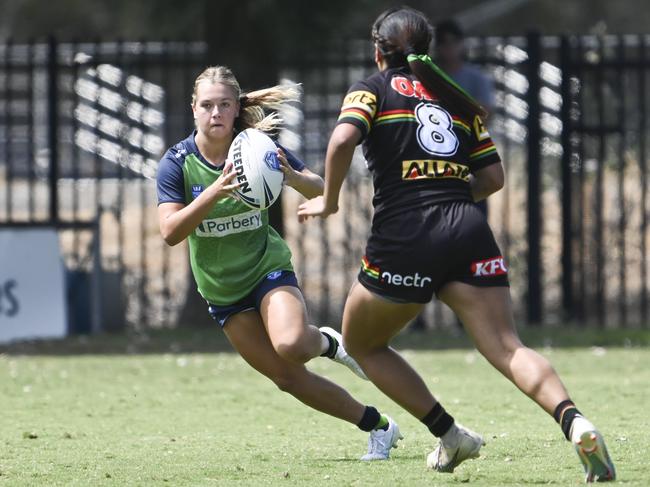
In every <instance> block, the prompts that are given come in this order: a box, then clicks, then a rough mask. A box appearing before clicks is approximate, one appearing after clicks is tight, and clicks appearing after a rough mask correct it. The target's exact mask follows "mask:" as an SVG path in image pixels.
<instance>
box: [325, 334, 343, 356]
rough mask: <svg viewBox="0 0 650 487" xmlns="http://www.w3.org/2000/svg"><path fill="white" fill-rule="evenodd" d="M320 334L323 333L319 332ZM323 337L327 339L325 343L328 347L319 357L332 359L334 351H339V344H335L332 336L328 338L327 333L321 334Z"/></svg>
mask: <svg viewBox="0 0 650 487" xmlns="http://www.w3.org/2000/svg"><path fill="white" fill-rule="evenodd" d="M321 333H323V332H322V331H321ZM323 335H325V338H327V341H328V342H329V344H330V345H329V347H327V350H325V352H324V353H322V354H321V357H327V358H334V355H336V351H337V350H338V349H339V342H337V341H336V340H335V339H334V337H333V336H330V335H328V334H327V333H323Z"/></svg>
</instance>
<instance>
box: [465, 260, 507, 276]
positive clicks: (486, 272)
mask: <svg viewBox="0 0 650 487" xmlns="http://www.w3.org/2000/svg"><path fill="white" fill-rule="evenodd" d="M471 270H472V274H473V275H474V277H492V276H502V275H504V274H507V273H508V269H506V263H505V261H504V260H503V257H502V256H498V257H493V258H492V259H486V260H479V261H478V262H474V263H472V266H471Z"/></svg>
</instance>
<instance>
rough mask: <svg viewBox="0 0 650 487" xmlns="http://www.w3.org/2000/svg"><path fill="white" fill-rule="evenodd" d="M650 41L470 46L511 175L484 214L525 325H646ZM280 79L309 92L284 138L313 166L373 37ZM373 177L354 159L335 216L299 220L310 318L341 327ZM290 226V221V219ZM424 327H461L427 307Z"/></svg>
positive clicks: (587, 39)
mask: <svg viewBox="0 0 650 487" xmlns="http://www.w3.org/2000/svg"><path fill="white" fill-rule="evenodd" d="M648 43H649V38H648V36H645V35H634V36H605V37H594V36H574V37H564V38H560V37H543V36H539V35H536V34H531V35H529V36H527V37H516V38H502V37H499V38H496V37H488V38H480V39H469V40H468V58H469V60H470V61H472V62H475V63H477V64H480V65H482V66H483V68H484V69H485V71H486V72H487V73H488V74H489V75H491V76H492V78H493V79H494V81H495V89H496V100H497V106H496V110H495V113H493V114H492V115H491V117H490V119H489V121H488V126H489V128H490V131H491V133H492V135H493V137H494V138H495V140H496V142H497V145H498V147H499V149H500V153H501V156H502V158H503V160H504V165H505V167H506V178H507V182H506V186H505V188H504V189H503V190H502V191H500V192H499V193H497V194H495V195H493V196H492V197H490V199H489V218H490V223H491V225H492V227H493V229H494V231H495V234H496V236H497V240H498V241H499V243H500V245H501V248H502V250H503V252H504V256H505V257H506V260H507V261H508V263H509V267H510V277H511V289H512V293H513V297H514V302H515V309H516V315H517V318H518V319H519V320H520V321H523V322H526V323H531V324H540V323H545V324H560V323H567V322H575V323H578V324H581V325H585V324H593V325H595V326H601V327H604V326H609V327H619V326H620V327H625V326H647V324H648V258H647V255H648V225H647V220H648V197H647V149H646V140H647V136H648V123H647V121H648V117H649V112H648V106H647V103H648V102H647V93H648V77H647V72H648V69H650V60H649V59H648V57H647V49H648ZM319 54H320V56H321V57H320V58H319V59H318V60H314V63H313V64H312V65H304V64H303V65H301V66H296V67H294V68H291V69H287V70H285V72H284V75H285V76H286V77H288V78H291V79H294V80H297V81H301V82H303V84H304V91H305V97H304V104H303V106H304V110H303V115H304V120H303V121H302V122H301V123H298V124H297V126H296V127H294V128H293V129H292V132H291V134H290V135H291V136H290V137H287V140H286V143H288V144H290V143H295V144H296V145H295V146H294V148H296V149H299V150H301V153H302V155H303V156H304V157H305V159H306V161H307V162H308V164H311V165H312V166H313V167H315V169H316V170H317V171H322V161H323V154H324V152H325V147H326V143H327V136H328V134H329V133H330V132H331V129H332V128H333V124H334V122H335V120H336V115H337V112H338V108H339V104H340V101H341V98H342V95H343V93H344V92H345V90H346V89H347V87H348V86H349V85H350V84H351V83H352V82H354V81H355V80H358V79H361V78H363V77H365V76H367V75H368V74H370V73H371V72H373V71H374V70H375V69H376V68H375V67H374V65H373V63H372V52H371V46H370V43H369V42H366V41H359V42H345V43H342V44H341V45H338V46H336V48H334V49H328V50H326V51H325V52H324V53H319ZM371 184H372V183H371V181H370V179H369V177H368V174H367V171H366V170H365V167H364V166H363V161H362V158H361V157H360V154H357V157H356V158H355V162H354V163H353V167H352V170H351V174H350V176H349V177H348V180H347V182H346V185H345V188H344V191H343V195H342V202H341V210H340V212H339V214H338V215H336V216H335V217H331V218H330V219H329V220H328V221H327V222H324V223H320V224H316V225H314V224H312V225H311V226H306V227H303V226H299V225H297V224H295V223H292V222H293V221H294V218H293V213H294V210H295V205H296V203H297V200H298V198H297V197H295V196H292V197H290V198H288V204H287V207H286V209H285V211H286V213H287V220H286V221H287V223H288V224H287V223H285V227H286V229H287V238H288V240H289V241H290V242H291V246H292V248H293V249H295V251H294V254H295V257H296V261H297V263H298V268H299V271H300V275H301V280H302V282H303V286H304V288H305V293H306V296H307V299H308V300H309V303H310V308H311V309H312V313H313V315H314V319H315V320H318V321H337V320H339V319H340V316H341V309H342V305H343V302H344V300H345V296H346V293H347V290H348V289H349V286H350V284H351V282H352V281H353V279H354V278H355V275H356V273H357V271H358V262H359V258H360V256H361V255H362V253H363V249H364V243H365V238H366V235H367V232H368V230H369V217H370V213H371V210H370V207H369V205H370V200H371V195H372V188H371ZM291 223H292V224H291ZM421 322H422V323H424V324H425V326H429V327H439V326H456V319H455V317H453V315H452V314H451V312H450V311H449V310H448V309H446V308H445V307H444V306H442V305H441V304H439V303H435V302H434V303H432V304H431V305H430V306H428V307H427V309H426V310H425V312H424V313H423V315H422V317H421Z"/></svg>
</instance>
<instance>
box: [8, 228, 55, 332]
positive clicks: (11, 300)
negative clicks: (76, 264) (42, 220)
mask: <svg viewBox="0 0 650 487" xmlns="http://www.w3.org/2000/svg"><path fill="white" fill-rule="evenodd" d="M66 331H67V324H66V301H65V276H64V271H63V262H62V260H61V253H60V251H59V238H58V235H57V232H56V230H55V229H53V228H0V342H10V341H14V340H19V339H27V338H54V337H63V336H65V334H66Z"/></svg>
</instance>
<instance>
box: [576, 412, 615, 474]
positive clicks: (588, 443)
mask: <svg viewBox="0 0 650 487" xmlns="http://www.w3.org/2000/svg"><path fill="white" fill-rule="evenodd" d="M570 436H571V443H573V446H574V448H575V449H576V452H577V453H578V457H579V458H580V461H581V462H582V466H583V467H584V469H585V482H587V483H590V482H594V481H595V482H607V481H609V480H615V479H616V469H615V468H614V463H613V462H612V460H611V458H610V457H609V453H608V452H607V447H606V446H605V440H604V439H603V435H601V434H600V433H599V432H598V430H597V429H596V427H595V426H594V425H593V424H591V423H590V422H589V421H588V420H587V419H585V418H584V417H583V416H576V418H575V419H574V420H573V423H572V424H571V431H570Z"/></svg>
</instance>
